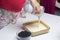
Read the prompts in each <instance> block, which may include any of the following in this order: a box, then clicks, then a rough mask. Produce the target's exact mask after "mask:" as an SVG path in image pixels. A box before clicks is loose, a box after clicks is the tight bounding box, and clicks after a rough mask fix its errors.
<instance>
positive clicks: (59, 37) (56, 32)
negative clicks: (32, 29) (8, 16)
mask: <svg viewBox="0 0 60 40" xmlns="http://www.w3.org/2000/svg"><path fill="white" fill-rule="evenodd" d="M26 15H27V18H26V19H23V18H19V19H18V21H17V23H16V24H14V25H13V24H9V25H8V26H6V27H4V28H3V29H1V30H0V40H17V39H16V33H17V32H18V31H21V30H22V29H21V26H22V25H21V24H22V23H23V22H27V20H28V21H32V20H37V19H38V18H37V17H36V16H34V15H31V14H29V15H28V14H26ZM41 20H42V21H44V22H45V23H46V24H47V25H49V26H50V31H49V33H47V34H44V35H39V36H36V37H31V40H60V16H55V15H50V14H45V13H44V14H43V15H42V17H41Z"/></svg>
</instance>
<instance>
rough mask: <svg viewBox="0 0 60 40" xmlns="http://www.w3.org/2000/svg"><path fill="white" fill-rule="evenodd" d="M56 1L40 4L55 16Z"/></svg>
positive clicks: (42, 0) (44, 1)
mask: <svg viewBox="0 0 60 40" xmlns="http://www.w3.org/2000/svg"><path fill="white" fill-rule="evenodd" d="M55 2H56V0H40V4H41V5H42V6H44V7H45V12H46V13H49V14H54V12H55Z"/></svg>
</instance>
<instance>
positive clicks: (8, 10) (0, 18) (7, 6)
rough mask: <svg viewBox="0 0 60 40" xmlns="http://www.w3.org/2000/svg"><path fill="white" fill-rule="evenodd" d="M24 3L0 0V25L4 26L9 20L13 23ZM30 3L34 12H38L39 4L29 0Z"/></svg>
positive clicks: (23, 1)
mask: <svg viewBox="0 0 60 40" xmlns="http://www.w3.org/2000/svg"><path fill="white" fill-rule="evenodd" d="M25 2H26V0H0V25H1V24H4V25H5V24H6V22H8V23H9V20H10V22H12V23H15V22H16V18H17V16H18V15H19V13H20V12H21V10H22V7H23V6H24V4H25ZM30 2H31V4H32V6H33V8H34V10H36V11H35V12H40V9H39V7H40V5H39V3H38V2H37V1H36V0H30ZM8 18H9V19H8ZM7 19H8V20H7ZM5 21H6V22H5Z"/></svg>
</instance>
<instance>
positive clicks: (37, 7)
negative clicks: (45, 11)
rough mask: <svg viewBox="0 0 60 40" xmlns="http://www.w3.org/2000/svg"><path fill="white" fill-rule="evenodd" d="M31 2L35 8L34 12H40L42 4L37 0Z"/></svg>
mask: <svg viewBox="0 0 60 40" xmlns="http://www.w3.org/2000/svg"><path fill="white" fill-rule="evenodd" d="M31 4H32V6H33V8H34V10H33V12H35V13H38V14H39V13H40V4H39V3H38V2H37V0H31Z"/></svg>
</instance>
